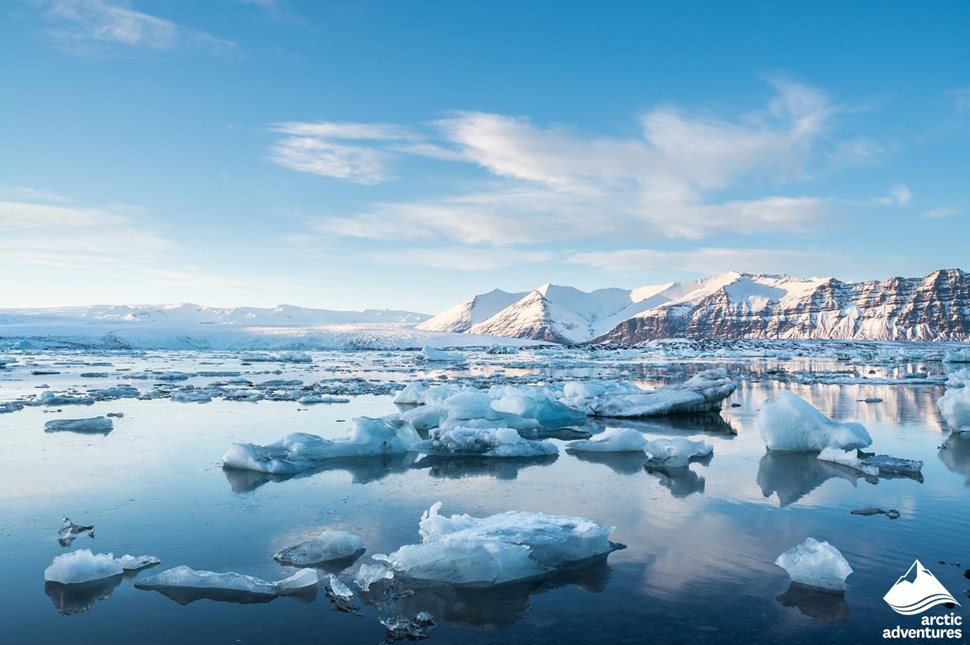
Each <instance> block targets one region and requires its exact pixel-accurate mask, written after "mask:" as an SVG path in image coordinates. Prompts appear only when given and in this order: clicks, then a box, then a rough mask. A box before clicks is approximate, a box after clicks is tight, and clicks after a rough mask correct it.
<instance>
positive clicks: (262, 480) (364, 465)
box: [222, 453, 417, 493]
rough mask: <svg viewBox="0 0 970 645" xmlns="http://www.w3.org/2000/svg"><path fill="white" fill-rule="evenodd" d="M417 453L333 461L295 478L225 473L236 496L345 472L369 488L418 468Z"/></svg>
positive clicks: (301, 473)
mask: <svg viewBox="0 0 970 645" xmlns="http://www.w3.org/2000/svg"><path fill="white" fill-rule="evenodd" d="M416 459H417V454H415V453H400V454H394V455H378V456H374V457H348V458H343V459H331V460H329V461H328V462H327V463H326V464H324V465H322V466H320V467H318V468H313V469H311V470H305V471H303V472H300V473H296V474H292V475H271V474H269V473H260V472H256V471H255V470H237V469H235V468H226V469H224V470H223V471H222V472H223V473H224V474H225V476H226V480H227V481H228V482H229V486H230V487H231V488H232V492H234V493H248V492H251V491H254V490H256V489H257V488H259V487H260V486H262V485H264V484H267V483H269V482H284V481H287V480H290V479H301V478H303V477H312V476H314V475H316V474H318V473H322V472H327V471H331V470H345V471H347V472H348V473H350V475H351V477H352V478H353V483H355V484H367V483H370V482H374V481H378V480H380V479H384V478H385V477H387V476H388V475H390V474H391V473H398V472H404V471H406V470H408V469H409V468H411V467H413V466H414V462H415V460H416Z"/></svg>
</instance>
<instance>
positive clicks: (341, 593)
mask: <svg viewBox="0 0 970 645" xmlns="http://www.w3.org/2000/svg"><path fill="white" fill-rule="evenodd" d="M327 596H328V597H329V598H330V600H331V602H333V604H334V606H335V607H336V608H337V609H339V610H340V611H348V612H352V611H357V603H356V602H354V592H353V591H351V590H350V587H348V586H347V585H345V584H344V583H343V582H341V581H340V578H338V577H337V576H335V575H333V574H332V573H331V574H330V581H329V583H328V584H327Z"/></svg>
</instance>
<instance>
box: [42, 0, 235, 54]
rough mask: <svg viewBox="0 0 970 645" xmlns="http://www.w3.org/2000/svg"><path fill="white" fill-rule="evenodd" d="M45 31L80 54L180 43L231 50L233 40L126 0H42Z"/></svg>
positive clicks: (164, 48)
mask: <svg viewBox="0 0 970 645" xmlns="http://www.w3.org/2000/svg"><path fill="white" fill-rule="evenodd" d="M41 4H43V5H44V6H45V11H44V16H45V18H46V19H47V20H48V21H49V22H50V23H51V27H49V28H48V29H46V30H45V31H44V33H45V34H46V35H47V37H48V38H50V40H51V41H52V42H53V43H55V44H56V45H57V46H59V47H61V48H62V49H65V50H67V51H71V52H74V53H80V54H99V53H105V52H107V51H110V50H111V49H113V48H119V47H120V48H124V47H128V48H138V49H147V50H152V51H167V50H172V49H174V48H175V47H177V46H178V45H180V44H195V45H202V46H205V47H208V48H212V49H215V50H223V51H225V50H232V49H234V48H235V43H233V42H231V41H228V40H224V39H221V38H217V37H216V36H213V35H212V34H209V33H206V32H204V31H200V30H198V29H192V28H190V27H185V26H182V25H178V24H176V23H175V22H173V21H171V20H167V19H165V18H159V17H157V16H153V15H150V14H147V13H143V12H140V11H137V10H135V9H133V8H132V6H131V3H130V2H126V1H125V0H45V1H43V2H42V3H41Z"/></svg>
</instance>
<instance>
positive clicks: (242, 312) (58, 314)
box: [0, 303, 429, 327]
mask: <svg viewBox="0 0 970 645" xmlns="http://www.w3.org/2000/svg"><path fill="white" fill-rule="evenodd" d="M428 318H429V316H428V315H427V314H419V313H414V312H411V311H393V310H389V309H365V310H363V311H330V310H328V309H308V308H305V307H294V306H292V305H280V306H278V307H275V308H272V309H269V308H259V307H233V308H217V307H202V306H199V305H194V304H191V303H180V304H175V305H92V306H87V307H57V308H51V309H0V324H9V323H18V322H28V321H38V320H51V321H68V320H72V321H77V322H84V321H89V322H117V323H121V324H125V323H133V324H135V323H141V324H148V325H152V324H157V325H168V326H177V327H192V326H195V325H237V326H246V327H279V326H287V327H297V326H303V327H310V326H314V325H338V324H354V323H416V322H422V321H425V320H427V319H428Z"/></svg>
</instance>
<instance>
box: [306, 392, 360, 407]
mask: <svg viewBox="0 0 970 645" xmlns="http://www.w3.org/2000/svg"><path fill="white" fill-rule="evenodd" d="M296 402H297V403H299V404H300V405H316V404H317V403H350V399H347V398H344V397H342V396H320V395H318V394H307V395H306V396H301V397H300V398H299V399H297V400H296Z"/></svg>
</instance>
